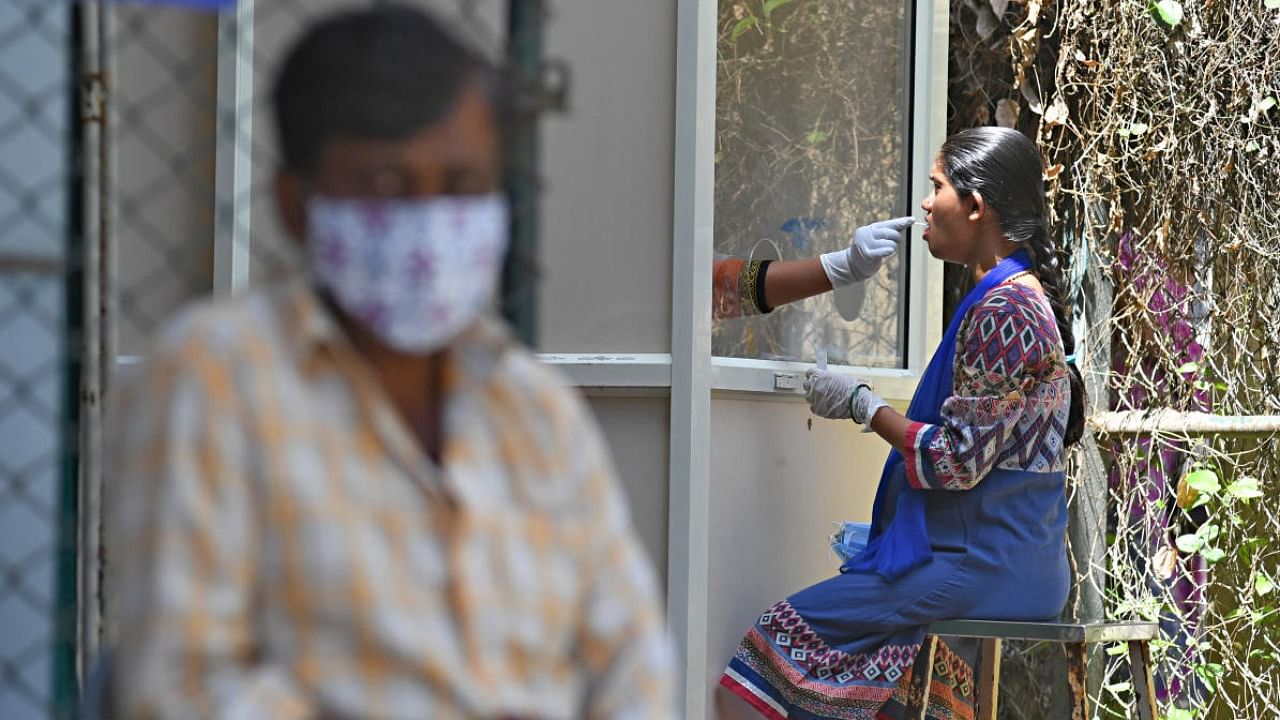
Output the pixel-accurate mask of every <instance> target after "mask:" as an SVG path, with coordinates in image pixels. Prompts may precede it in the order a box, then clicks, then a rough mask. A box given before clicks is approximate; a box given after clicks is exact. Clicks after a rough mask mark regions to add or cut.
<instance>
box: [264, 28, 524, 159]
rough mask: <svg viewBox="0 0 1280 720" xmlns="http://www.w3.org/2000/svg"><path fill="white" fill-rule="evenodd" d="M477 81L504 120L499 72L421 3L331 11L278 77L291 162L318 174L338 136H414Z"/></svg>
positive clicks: (279, 121)
mask: <svg viewBox="0 0 1280 720" xmlns="http://www.w3.org/2000/svg"><path fill="white" fill-rule="evenodd" d="M473 83H480V85H481V87H483V88H484V89H486V90H487V91H489V92H490V97H491V99H492V100H493V108H494V111H495V115H496V118H495V119H496V120H497V122H498V123H499V127H501V126H502V125H503V124H504V123H503V118H502V115H503V114H504V113H503V108H502V107H501V103H500V102H499V100H500V99H501V98H502V97H504V94H503V93H502V92H501V88H500V80H499V74H498V72H497V71H496V70H495V69H494V67H493V65H492V64H491V63H489V62H488V61H487V60H485V59H484V58H483V57H482V56H481V55H480V54H479V53H477V52H475V51H473V50H472V49H470V48H468V47H467V46H466V45H464V44H463V43H462V42H460V41H458V40H457V39H456V38H455V37H454V36H453V35H452V34H450V32H449V31H448V30H447V29H446V28H445V27H444V26H443V25H442V24H441V23H439V22H437V21H436V20H435V19H433V18H432V17H430V16H429V15H427V14H426V13H424V12H422V11H421V10H418V9H417V8H414V7H410V6H408V5H403V4H399V3H380V4H378V5H376V6H374V7H370V8H364V9H359V10H351V11H346V12H342V13H339V14H337V15H334V16H332V17H329V18H327V19H325V20H322V21H320V22H319V23H318V24H316V25H314V26H313V27H311V28H310V29H309V30H308V31H307V33H306V35H305V36H304V37H303V38H302V39H301V40H299V41H298V42H297V43H296V44H295V45H294V46H293V48H292V50H291V51H290V52H289V54H288V56H287V57H286V58H285V60H284V64H283V65H282V66H281V70H280V73H279V75H278V76H277V78H276V84H275V88H274V91H273V101H274V106H275V107H274V110H275V121H276V131H277V133H278V134H279V142H280V147H281V150H282V154H283V156H284V158H283V160H284V168H285V169H286V170H289V171H292V172H296V173H298V174H301V175H312V174H314V173H315V171H316V170H317V168H318V165H319V162H320V154H321V152H322V151H323V149H324V146H325V144H326V143H328V142H330V141H332V140H334V139H339V138H359V139H372V140H393V141H394V140H403V139H405V138H408V137H410V136H412V135H414V134H415V133H418V132H420V131H422V130H423V129H425V128H428V127H430V126H431V125H433V124H434V123H436V122H439V121H440V120H442V119H443V118H444V117H445V116H446V115H447V114H448V112H449V110H451V109H452V107H453V105H454V102H455V101H456V100H457V98H458V96H459V95H460V94H461V93H462V92H463V90H464V89H466V88H467V87H468V85H469V84H473Z"/></svg>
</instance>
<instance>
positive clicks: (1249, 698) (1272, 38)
mask: <svg viewBox="0 0 1280 720" xmlns="http://www.w3.org/2000/svg"><path fill="white" fill-rule="evenodd" d="M952 11H953V13H952V35H951V37H952V53H951V62H952V68H951V91H950V98H951V108H950V110H951V118H950V120H951V124H952V129H953V130H958V129H961V128H963V127H968V126H971V125H984V124H992V123H997V124H1002V125H1006V126H1012V127H1017V128H1019V129H1020V130H1022V131H1024V132H1026V133H1028V134H1029V135H1031V136H1032V137H1035V138H1037V139H1038V140H1039V141H1040V143H1041V148H1042V151H1043V154H1044V157H1045V161H1046V174H1045V179H1046V181H1047V184H1048V187H1049V189H1050V191H1051V193H1052V197H1053V199H1054V201H1055V202H1054V210H1055V217H1054V220H1055V222H1054V226H1055V228H1056V230H1057V237H1058V239H1059V241H1060V243H1061V248H1062V251H1063V254H1062V255H1061V259H1062V260H1063V261H1064V263H1066V264H1068V265H1069V266H1070V268H1071V270H1072V273H1071V275H1072V277H1073V280H1074V283H1073V284H1074V286H1075V293H1076V303H1077V308H1078V310H1079V312H1080V318H1079V322H1078V325H1077V327H1078V331H1077V337H1078V338H1080V339H1081V341H1082V346H1083V347H1082V350H1081V354H1080V357H1081V364H1082V369H1083V370H1084V371H1085V374H1086V383H1087V384H1088V385H1089V387H1090V393H1091V398H1090V401H1091V405H1092V418H1091V421H1090V427H1091V431H1092V432H1091V434H1090V435H1091V438H1092V439H1091V440H1089V441H1087V442H1086V443H1085V444H1084V446H1083V448H1082V450H1081V452H1078V453H1077V454H1076V457H1075V459H1076V461H1077V462H1076V465H1075V467H1074V469H1073V472H1072V480H1073V492H1074V496H1075V500H1076V502H1075V506H1076V507H1077V508H1078V509H1079V512H1078V513H1077V515H1076V517H1075V518H1073V522H1077V521H1080V520H1084V521H1085V522H1081V523H1079V524H1080V525H1081V526H1083V527H1079V528H1077V529H1082V530H1086V531H1088V530H1091V531H1092V532H1077V533H1073V536H1072V540H1073V543H1074V544H1075V546H1076V548H1075V549H1076V553H1075V554H1076V557H1077V559H1078V560H1079V561H1080V562H1079V565H1078V568H1077V569H1078V571H1079V573H1080V577H1081V578H1082V579H1086V578H1087V579H1088V581H1087V582H1084V583H1082V586H1085V587H1088V588H1090V589H1091V590H1092V595H1093V597H1092V598H1089V597H1082V598H1080V601H1079V602H1077V603H1076V604H1075V605H1074V606H1073V608H1072V610H1073V611H1074V612H1076V613H1079V614H1080V615H1082V616H1085V617H1088V616H1090V615H1093V614H1094V613H1100V612H1105V613H1106V614H1108V615H1109V616H1111V617H1119V618H1140V619H1145V620H1151V621H1158V622H1159V624H1160V626H1161V630H1162V637H1161V638H1160V640H1159V641H1158V642H1156V643H1155V644H1154V645H1153V652H1154V655H1155V657H1156V660H1157V663H1158V672H1157V678H1156V681H1157V687H1156V690H1157V694H1158V696H1159V700H1160V704H1161V708H1162V712H1163V713H1164V717H1166V718H1170V719H1177V720H1190V719H1191V718H1231V719H1232V720H1237V719H1243V718H1274V717H1277V716H1280V685H1278V684H1277V675H1276V673H1275V667H1276V663H1277V662H1278V661H1280V610H1278V609H1277V607H1278V605H1277V602H1276V597H1277V594H1278V593H1277V587H1278V586H1277V582H1278V580H1277V578H1278V576H1280V554H1277V549H1276V546H1275V542H1274V538H1275V537H1276V534H1277V531H1278V529H1280V516H1278V515H1277V513H1276V511H1275V507H1274V504H1269V503H1267V502H1266V501H1265V498H1266V497H1268V496H1269V495H1270V494H1271V493H1272V492H1273V491H1274V488H1275V487H1276V483H1278V482H1280V465H1278V464H1277V460H1276V458H1277V449H1278V448H1277V443H1278V442H1280V365H1278V363H1280V345H1278V344H1277V342H1278V339H1280V325H1278V324H1277V323H1278V322H1280V316H1277V314H1276V313H1275V312H1274V308H1275V307H1276V304H1277V303H1278V302H1280V295H1278V294H1277V293H1280V253H1277V250H1276V248H1277V247H1278V246H1280V224H1278V223H1277V220H1276V214H1275V208H1276V206H1277V204H1280V173H1277V172H1276V157H1277V155H1280V108H1278V105H1280V34H1278V33H1277V32H1276V28H1277V23H1280V6H1277V5H1276V3H1274V2H1265V3H1264V2H1253V1H1252V0H1241V1H1239V2H1234V1H1233V2H1224V3H1204V4H1183V3H1179V2H1174V1H1172V0H1171V1H1170V2H1162V3H1152V4H1151V5H1145V4H1131V5H1130V4H1121V5H1116V4H1113V3H1096V2H1075V3H1039V2H1018V1H1017V0H1015V1H1014V2H1003V1H998V0H992V1H991V2H985V1H983V0H963V2H957V3H953V4H952ZM1085 594H1086V595H1087V594H1089V593H1085ZM1113 650H1122V649H1119V648H1113ZM1011 655H1012V657H1010V658H1008V660H1012V661H1013V662H1012V663H1010V665H1011V666H1012V669H1013V670H1014V672H1012V673H1011V672H1009V669H1010V668H1008V667H1007V668H1006V674H1005V677H1006V679H1012V681H1013V682H1012V683H1006V691H1010V692H1007V693H1006V700H1008V701H1009V702H1007V703H1006V704H1005V705H1004V706H1003V707H1002V717H1003V716H1007V717H1011V718H1012V717H1037V716H1042V715H1047V716H1049V717H1058V716H1059V715H1058V714H1057V713H1058V712H1059V711H1060V706H1055V705H1054V703H1055V698H1054V697H1053V693H1052V692H1051V690H1052V686H1051V685H1046V684H1045V683H1044V682H1041V681H1040V679H1041V678H1044V677H1047V676H1048V673H1047V672H1046V668H1047V667H1051V666H1052V665H1053V664H1054V663H1055V662H1057V663H1060V662H1061V661H1060V660H1059V659H1057V658H1054V657H1051V656H1050V653H1049V651H1048V649H1047V648H1044V647H1039V648H1036V647H1029V648H1020V649H1017V650H1015V652H1014V653H1012V654H1011ZM1095 660H1097V661H1098V662H1097V663H1096V664H1095V665H1094V667H1092V668H1091V672H1092V673H1094V677H1096V678H1098V680H1099V681H1098V682H1096V683H1095V684H1094V686H1093V687H1092V690H1093V694H1094V700H1095V701H1096V705H1095V710H1096V714H1097V715H1098V716H1100V717H1126V716H1128V715H1129V712H1130V710H1129V708H1130V707H1131V703H1132V697H1133V687H1132V684H1131V683H1130V682H1129V677H1128V671H1127V659H1126V658H1125V657H1124V656H1123V653H1122V652H1117V654H1114V655H1104V656H1102V657H1098V658H1095Z"/></svg>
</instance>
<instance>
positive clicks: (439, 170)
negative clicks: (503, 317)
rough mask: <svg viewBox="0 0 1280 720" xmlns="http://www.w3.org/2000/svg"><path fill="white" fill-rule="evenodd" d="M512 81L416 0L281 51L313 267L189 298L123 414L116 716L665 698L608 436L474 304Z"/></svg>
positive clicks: (526, 707)
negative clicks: (200, 301) (505, 89)
mask: <svg viewBox="0 0 1280 720" xmlns="http://www.w3.org/2000/svg"><path fill="white" fill-rule="evenodd" d="M498 84H499V83H498V81H497V77H496V73H495V72H494V70H493V68H491V67H490V66H489V65H488V64H487V63H486V62H485V61H484V60H482V59H481V58H480V57H479V56H477V55H476V54H474V53H472V52H471V51H469V50H468V49H466V48H464V47H463V46H462V45H460V44H459V43H458V42H456V41H455V40H454V39H452V38H451V37H450V36H449V35H448V34H447V33H446V32H444V31H443V30H442V29H441V28H440V27H439V26H438V25H437V24H436V23H435V22H433V21H432V20H431V19H429V18H428V17H426V16H424V15H422V14H420V13H418V12H417V11H415V10H411V9H407V8H405V7H402V6H394V5H390V6H389V5H382V6H379V7H377V8H375V9H368V10H361V11H355V12H350V13H347V14H344V15H340V16H336V17H334V18H332V19H329V20H327V21H325V22H322V23H321V24H319V25H318V26H316V27H315V28H313V29H312V30H311V31H310V32H309V33H308V34H307V35H306V36H305V37H304V38H303V39H302V40H301V41H300V43H299V44H298V45H297V46H296V47H295V48H294V49H293V51H292V52H291V54H290V55H289V56H288V58H287V60H286V62H285V63H284V66H283V69H282V71H281V74H280V76H279V79H278V82H277V85H276V88H275V98H274V99H275V112H276V119H277V126H278V130H279V137H280V143H281V145H282V149H283V158H284V161H283V167H282V169H281V171H280V173H279V175H278V178H277V182H276V202H277V205H278V209H279V212H280V215H281V218H282V220H283V225H284V227H285V228H286V229H287V231H288V232H289V234H290V235H291V236H293V237H294V238H295V239H296V240H297V241H298V242H299V244H300V247H301V253H300V254H299V256H298V258H299V259H298V261H297V262H298V265H299V267H297V268H296V269H295V272H293V273H292V274H291V275H289V276H287V277H285V278H282V279H281V280H280V281H279V282H277V283H275V284H273V285H271V286H270V287H265V288H263V289H261V290H259V291H257V292H255V293H252V294H250V295H247V296H244V297H240V298H236V299H232V300H229V301H221V302H216V303H209V304H205V305H202V306H199V307H196V308H194V309H193V310H191V311H189V312H186V313H184V314H183V316H182V317H181V318H180V319H179V320H178V321H177V322H176V323H175V324H174V325H173V326H172V327H170V328H169V329H168V330H167V331H166V332H165V333H164V335H163V336H162V338H161V339H160V342H159V343H158V347H157V348H156V349H155V351H154V353H153V354H152V355H151V356H150V358H149V361H148V364H147V367H146V369H145V371H144V372H143V374H142V375H141V377H140V378H139V381H138V382H137V383H136V384H135V386H134V387H133V388H131V391H129V392H127V393H126V397H125V405H124V408H125V410H124V412H123V414H122V416H121V417H122V418H123V420H124V422H123V423H121V427H118V428H117V430H118V432H119V436H118V442H117V443H115V444H116V446H117V448H118V451H119V453H120V455H119V457H120V460H119V465H118V467H117V468H116V471H115V472H114V473H113V475H112V477H111V479H110V482H111V483H112V484H113V485H114V488H113V491H112V501H113V508H114V511H113V513H112V514H111V516H110V518H109V532H110V533H111V536H110V544H109V547H110V549H111V552H112V557H113V561H114V562H115V563H118V565H119V571H118V572H119V575H118V582H119V590H118V607H119V612H118V615H119V616H118V618H117V621H118V627H119V630H120V649H119V654H118V657H117V662H116V673H115V680H116V682H115V692H116V696H117V698H118V705H119V707H118V709H119V711H120V714H121V715H123V716H125V717H130V718H132V717H162V718H169V717H218V718H319V717H341V718H349V719H351V720H356V719H361V718H383V717H386V718H392V717H395V718H439V719H444V718H506V717H511V718H529V719H533V720H552V719H554V718H578V717H590V718H637V719H639V718H644V719H645V720H649V719H651V718H664V717H669V716H671V714H672V708H673V707H674V702H673V698H672V695H671V692H672V689H671V685H670V681H671V675H672V672H671V671H672V667H671V662H672V660H671V653H670V650H669V647H668V643H667V639H666V636H665V631H664V628H663V623H662V618H661V614H660V611H659V598H658V592H657V586H656V583H655V579H654V576H653V573H652V571H651V568H650V567H649V565H648V562H647V560H646V558H645V557H644V553H643V551H642V549H641V547H640V545H639V542H638V540H637V538H636V535H635V533H634V531H633V530H632V528H631V526H630V521H629V518H628V513H627V509H626V505H625V501H624V498H623V495H622V493H621V491H620V487H619V484H618V482H617V480H616V477H615V474H614V471H613V468H612V466H611V464H610V461H609V459H608V457H607V451H606V449H605V446H604V443H603V441H602V439H601V437H600V434H599V431H598V430H597V428H596V426H595V425H594V423H593V421H592V420H591V418H590V417H589V415H588V412H587V410H586V409H585V408H584V407H583V405H582V403H581V402H580V401H579V400H578V399H576V398H575V397H574V396H573V395H572V394H571V393H570V392H569V391H567V390H565V389H562V387H561V384H560V383H559V382H558V381H557V379H556V378H555V377H554V376H553V375H552V374H551V373H550V372H549V371H548V370H546V369H545V368H543V367H542V366H541V365H539V363H538V362H537V361H536V360H535V359H534V358H533V357H532V356H531V355H530V354H529V353H527V352H525V351H524V350H522V349H520V348H518V347H515V346H514V345H513V344H512V342H511V341H510V340H509V339H508V337H507V335H506V334H505V333H504V332H503V330H502V329H501V328H500V327H499V326H498V325H497V324H496V323H494V322H493V321H491V320H489V319H487V318H486V317H485V310H486V309H487V308H488V307H489V306H490V304H491V301H492V299H493V294H494V290H495V284H496V279H497V276H498V272H499V268H500V264H501V261H502V257H503V253H504V250H505V243H506V239H507V230H508V219H507V207H506V203H505V200H504V199H503V197H502V195H501V194H500V182H501V152H500V146H501V142H500V130H499V129H500V126H501V119H500V116H501V113H500V111H499V108H500V107H501V104H502V103H501V102H499V100H500V94H499V92H498Z"/></svg>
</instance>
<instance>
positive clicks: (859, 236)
mask: <svg viewBox="0 0 1280 720" xmlns="http://www.w3.org/2000/svg"><path fill="white" fill-rule="evenodd" d="M913 222H915V218H913V217H901V218H895V219H893V220H881V221H880V222H876V223H871V224H870V225H863V226H862V227H860V228H858V229H857V230H855V231H854V233H853V242H852V243H851V244H850V245H849V247H847V248H845V249H844V250H836V251H835V252H829V253H825V254H823V255H822V257H821V260H822V269H823V270H826V272H827V279H828V280H830V281H831V287H833V288H842V287H846V286H848V285H852V284H854V283H856V282H861V281H863V280H866V279H867V278H869V277H871V276H872V275H875V274H876V271H877V270H879V269H880V263H882V262H884V259H885V258H887V257H889V256H890V255H892V254H894V253H896V252H898V243H900V242H901V241H902V231H903V230H906V229H907V228H908V227H910V226H911V223H913Z"/></svg>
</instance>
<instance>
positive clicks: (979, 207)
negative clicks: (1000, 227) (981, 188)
mask: <svg viewBox="0 0 1280 720" xmlns="http://www.w3.org/2000/svg"><path fill="white" fill-rule="evenodd" d="M969 203H970V205H969V219H970V220H973V221H974V222H977V221H979V220H981V219H982V218H984V217H986V216H987V201H986V200H984V199H982V193H980V192H978V191H977V190H975V191H973V192H972V193H971V194H970V195H969Z"/></svg>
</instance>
